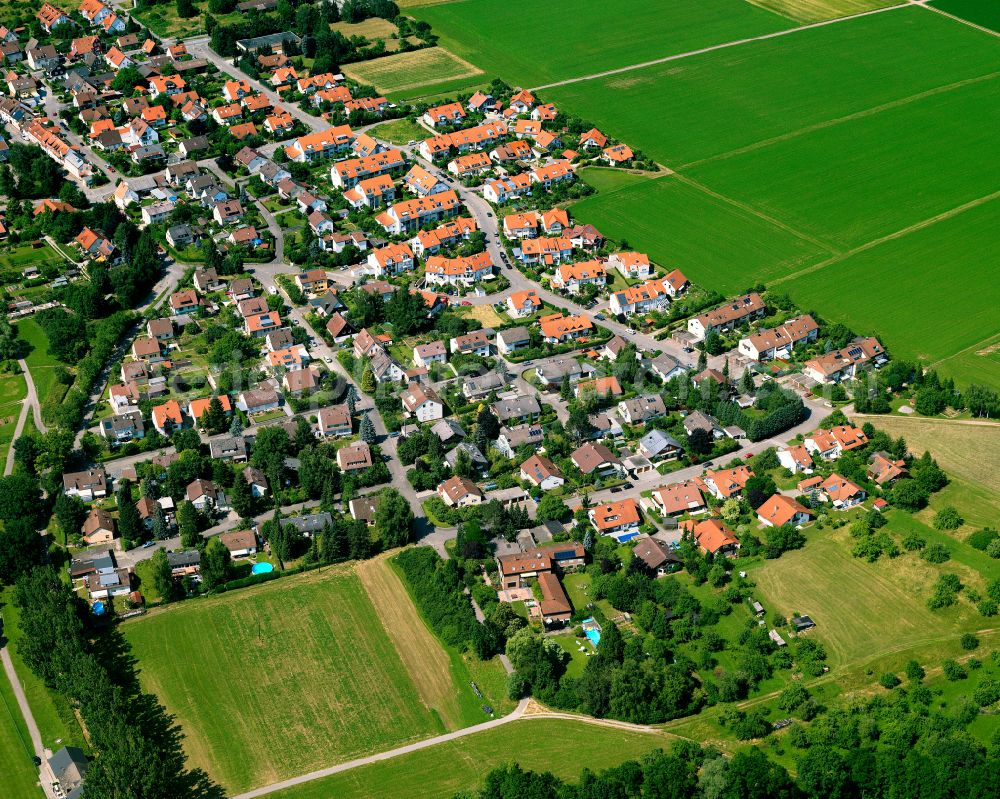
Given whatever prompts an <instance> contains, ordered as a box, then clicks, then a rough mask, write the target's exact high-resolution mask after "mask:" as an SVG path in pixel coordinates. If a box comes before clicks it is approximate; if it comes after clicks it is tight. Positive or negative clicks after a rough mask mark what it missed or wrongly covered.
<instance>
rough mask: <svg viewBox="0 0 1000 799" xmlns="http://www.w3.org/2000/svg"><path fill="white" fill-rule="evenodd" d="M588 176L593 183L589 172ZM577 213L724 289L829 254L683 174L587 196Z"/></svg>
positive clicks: (610, 233)
mask: <svg viewBox="0 0 1000 799" xmlns="http://www.w3.org/2000/svg"><path fill="white" fill-rule="evenodd" d="M629 177H633V176H629ZM585 180H587V181H588V182H590V181H591V180H592V177H591V173H590V172H589V171H588V173H587V175H586V177H585ZM573 215H574V217H575V218H577V219H579V220H580V221H583V222H589V223H591V224H593V225H595V226H596V227H597V229H598V230H600V231H601V232H602V233H603V234H604V235H605V236H607V237H608V238H611V239H615V240H617V241H622V240H624V241H627V242H628V245H629V246H630V247H636V248H639V249H641V250H643V251H644V252H647V253H649V256H650V258H652V259H653V260H654V261H656V262H657V263H659V264H661V265H663V266H665V267H667V268H668V269H673V268H678V269H681V270H682V271H683V272H684V273H685V274H686V275H688V276H689V277H690V278H691V279H692V280H694V281H696V282H698V283H700V284H702V285H704V286H707V287H711V288H714V289H716V290H718V291H724V292H738V291H742V290H743V289H745V288H746V287H747V286H749V285H752V284H753V283H754V282H755V281H757V280H770V279H772V278H775V277H778V276H781V275H785V274H788V273H789V272H792V271H796V270H798V269H802V268H805V267H807V266H810V265H812V264H814V263H816V262H817V261H818V260H821V259H822V258H823V257H824V256H826V255H828V251H826V250H822V249H820V247H819V245H817V244H816V243H814V242H811V241H809V240H807V239H806V238H803V237H802V236H801V235H800V234H798V233H796V232H795V231H792V230H789V229H787V228H784V227H782V226H781V225H780V223H777V222H775V221H774V220H773V219H768V218H767V217H766V216H764V215H763V214H760V213H758V212H755V211H754V210H753V209H750V208H746V207H741V206H740V205H738V204H736V203H734V202H731V201H729V200H728V199H726V198H724V197H719V196H716V195H713V194H712V193H710V192H708V191H705V190H703V188H701V187H699V186H696V185H693V184H691V183H690V182H688V181H687V180H686V179H684V178H682V177H679V176H665V177H658V178H650V179H645V180H641V181H640V182H638V183H632V185H628V184H627V183H626V184H625V185H623V186H622V187H621V188H618V189H615V190H614V191H613V193H610V194H609V193H602V194H596V195H592V196H590V197H586V198H584V199H583V200H581V201H579V202H578V203H576V204H574V205H573Z"/></svg>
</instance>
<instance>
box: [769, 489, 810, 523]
mask: <svg viewBox="0 0 1000 799" xmlns="http://www.w3.org/2000/svg"><path fill="white" fill-rule="evenodd" d="M811 518H812V514H811V513H810V512H809V509H808V508H806V507H804V506H803V505H801V504H799V503H798V502H796V501H795V500H794V499H792V498H791V497H786V496H785V495H784V494H774V495H773V496H771V497H769V498H768V499H767V500H766V501H765V502H764V504H763V505H761V506H760V507H759V508H757V520H758V521H759V522H760V523H761V524H762V525H764V526H765V527H781V526H782V525H784V524H790V525H792V527H801V526H802V525H803V524H807V523H808V522H809V520H810V519H811Z"/></svg>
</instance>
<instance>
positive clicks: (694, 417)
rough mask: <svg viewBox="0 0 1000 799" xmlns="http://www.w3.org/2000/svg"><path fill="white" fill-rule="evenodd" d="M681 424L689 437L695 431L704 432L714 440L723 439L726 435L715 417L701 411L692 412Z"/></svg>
mask: <svg viewBox="0 0 1000 799" xmlns="http://www.w3.org/2000/svg"><path fill="white" fill-rule="evenodd" d="M681 424H683V425H684V432H685V433H687V434H688V435H689V436H690V435H691V434H692V433H694V431H695V430H704V431H705V432H706V433H708V434H709V435H710V436H712V438H722V436H724V435H725V433H724V432H723V431H722V427H721V426H720V425H719V423H718V422H717V421H716V420H715V417H713V416H709V415H708V414H707V413H702V412H701V411H691V413H689V414H688V415H687V416H685V417H684V419H683V420H682V422H681Z"/></svg>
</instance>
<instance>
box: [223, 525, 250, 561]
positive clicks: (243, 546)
mask: <svg viewBox="0 0 1000 799" xmlns="http://www.w3.org/2000/svg"><path fill="white" fill-rule="evenodd" d="M219 540H220V541H221V542H222V543H223V545H224V546H225V547H226V549H228V550H229V554H230V556H232V557H234V558H246V557H253V556H254V555H256V554H257V534H256V533H254V531H253V530H230V531H229V532H226V533H222V534H221V535H220V536H219Z"/></svg>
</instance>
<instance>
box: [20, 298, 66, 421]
mask: <svg viewBox="0 0 1000 799" xmlns="http://www.w3.org/2000/svg"><path fill="white" fill-rule="evenodd" d="M17 334H18V337H19V338H21V339H22V340H24V341H26V342H28V345H29V347H30V348H31V351H30V352H29V353H28V354H27V355H26V356H25V359H24V360H25V361H26V362H27V364H28V369H29V370H30V371H31V379H32V380H33V381H34V383H35V390H36V391H37V392H38V401H39V403H40V404H41V405H42V406H43V407H44V406H45V398H46V397H48V396H49V395H50V394H51V393H53V392H54V391H60V392H62V393H65V387H64V386H61V385H60V384H59V381H58V380H57V378H56V369H60V368H65V367H64V365H63V364H61V363H60V362H59V361H57V360H56V359H55V358H54V357H52V356H51V355H49V340H48V338H46V336H45V332H44V331H43V330H42V328H41V325H39V324H38V322H36V321H35V320H34V319H31V318H30V317H28V318H25V319H20V320H18V322H17Z"/></svg>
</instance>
